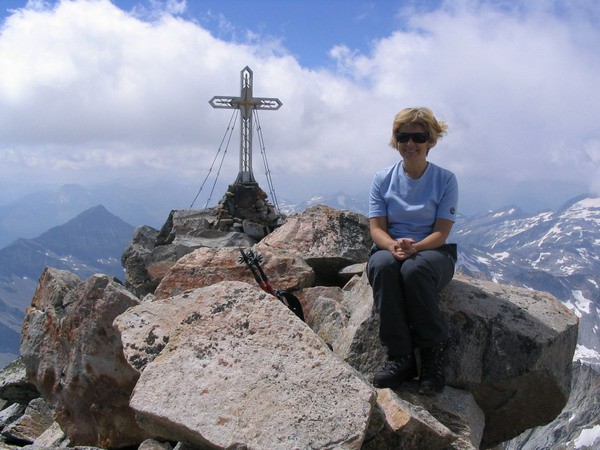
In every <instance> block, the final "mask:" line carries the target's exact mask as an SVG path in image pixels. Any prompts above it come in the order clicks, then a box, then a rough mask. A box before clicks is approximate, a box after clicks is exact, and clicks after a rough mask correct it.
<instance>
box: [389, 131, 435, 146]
mask: <svg viewBox="0 0 600 450" xmlns="http://www.w3.org/2000/svg"><path fill="white" fill-rule="evenodd" d="M396 139H397V140H398V142H402V143H403V144H405V143H407V142H408V141H409V140H410V139H412V140H413V142H414V143H415V144H424V143H425V142H427V140H428V139H429V135H428V134H427V133H400V132H399V133H398V134H397V135H396Z"/></svg>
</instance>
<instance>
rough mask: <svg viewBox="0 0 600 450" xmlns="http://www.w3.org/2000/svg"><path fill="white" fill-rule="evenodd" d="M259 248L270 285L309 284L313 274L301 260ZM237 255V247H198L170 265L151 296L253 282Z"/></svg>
mask: <svg viewBox="0 0 600 450" xmlns="http://www.w3.org/2000/svg"><path fill="white" fill-rule="evenodd" d="M254 248H255V249H256V248H257V247H254ZM260 249H261V252H260V253H259V254H260V255H261V256H262V260H263V262H262V268H263V270H264V272H265V274H266V275H267V277H268V278H269V281H270V283H271V285H272V286H273V288H275V289H284V290H295V289H301V288H304V287H307V286H312V284H313V282H314V279H315V274H314V271H313V270H312V269H311V268H310V266H308V264H306V262H304V260H302V259H301V258H298V257H297V256H295V255H294V254H293V253H290V252H286V251H282V250H278V249H274V248H268V247H260ZM263 250H264V251H263ZM240 256H241V253H240V250H239V248H232V247H225V248H199V249H197V250H195V251H193V252H192V253H190V254H188V255H186V256H184V257H183V258H181V259H180V260H179V261H177V263H176V264H174V265H173V267H171V269H170V270H169V271H168V272H167V273H166V274H165V276H164V277H163V279H162V281H161V282H160V284H159V285H158V287H157V288H156V291H155V292H154V295H155V298H157V299H161V298H167V297H171V296H173V295H177V294H179V293H181V292H184V291H186V290H190V289H194V288H198V287H204V286H209V285H211V284H214V283H217V282H219V281H227V280H229V281H235V280H237V281H245V282H247V283H252V284H256V280H255V279H254V277H253V275H252V272H251V271H250V269H248V267H246V266H245V265H244V264H243V263H240V262H239V259H240Z"/></svg>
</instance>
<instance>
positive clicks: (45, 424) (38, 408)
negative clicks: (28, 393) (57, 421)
mask: <svg viewBox="0 0 600 450" xmlns="http://www.w3.org/2000/svg"><path fill="white" fill-rule="evenodd" d="M52 415H53V411H52V409H51V408H50V407H49V406H48V404H47V403H46V402H45V401H44V400H43V399H41V398H36V399H33V400H32V401H31V402H30V403H29V405H28V406H27V409H25V412H24V413H23V415H22V416H20V417H19V418H18V419H16V420H15V421H14V422H12V423H10V424H9V425H7V426H6V427H4V429H3V430H2V435H3V436H5V437H6V438H8V439H9V440H10V441H13V442H26V443H28V444H31V443H33V442H34V441H35V440H36V439H37V438H38V437H39V436H40V435H41V434H42V433H43V432H44V431H46V429H48V428H49V427H50V426H51V425H52V423H53V422H54V420H53V419H52Z"/></svg>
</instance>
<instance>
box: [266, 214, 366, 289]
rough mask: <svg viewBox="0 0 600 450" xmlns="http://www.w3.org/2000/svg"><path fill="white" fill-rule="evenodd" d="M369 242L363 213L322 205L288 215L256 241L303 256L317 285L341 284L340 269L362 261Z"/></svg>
mask: <svg viewBox="0 0 600 450" xmlns="http://www.w3.org/2000/svg"><path fill="white" fill-rule="evenodd" d="M371 244H372V241H371V237H370V234H369V222H368V220H367V218H366V217H365V216H364V215H362V214H359V213H356V212H352V211H344V210H342V211H340V210H336V209H333V208H330V207H329V206H324V205H316V206H312V207H310V208H308V209H306V210H305V211H303V212H302V213H297V214H294V215H292V216H290V217H288V219H287V220H286V222H285V223H284V224H283V225H282V226H281V227H279V228H277V229H276V230H275V231H273V232H272V233H271V234H269V235H268V236H266V237H265V238H264V239H262V240H261V242H260V246H269V247H275V248H279V249H281V250H286V251H289V252H292V253H294V254H296V255H298V256H300V257H301V258H303V259H304V260H305V261H306V262H307V263H308V265H310V266H311V267H312V268H313V269H314V270H315V272H316V274H317V280H316V284H319V285H339V284H343V283H344V281H343V280H341V279H340V277H339V274H338V272H339V271H340V269H342V268H343V267H345V266H349V265H352V264H356V263H361V262H366V261H367V260H368V259H369V251H370V248H371Z"/></svg>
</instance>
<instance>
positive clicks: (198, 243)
mask: <svg viewBox="0 0 600 450" xmlns="http://www.w3.org/2000/svg"><path fill="white" fill-rule="evenodd" d="M207 217H211V213H210V212H207V213H205V212H203V211H196V210H178V211H171V214H170V215H169V218H168V219H167V221H166V222H165V224H164V225H163V227H162V229H161V230H160V231H158V230H155V229H153V228H151V227H148V226H143V227H139V228H137V229H136V230H135V232H134V236H133V239H132V241H131V243H130V245H129V246H128V247H127V248H126V249H125V251H124V252H123V255H122V257H121V262H122V264H123V267H125V269H126V278H125V279H126V282H127V285H128V286H129V287H130V288H131V290H132V291H133V292H134V293H135V294H136V295H137V296H138V297H144V296H145V295H146V294H150V293H153V292H154V290H155V289H156V287H157V286H158V284H159V283H160V282H161V280H162V279H163V277H164V276H165V275H166V274H167V272H168V271H169V270H170V269H171V267H172V266H173V265H174V264H175V263H176V262H177V261H178V260H179V259H180V258H182V257H183V256H185V255H187V254H188V253H191V252H193V251H194V250H195V249H197V248H203V247H207V248H219V247H236V248H237V247H250V246H252V245H253V244H255V243H256V240H255V239H253V238H251V237H249V236H248V235H246V234H244V233H240V232H233V231H232V232H225V231H219V230H215V229H211V228H210V222H209V220H208V218H207Z"/></svg>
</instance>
